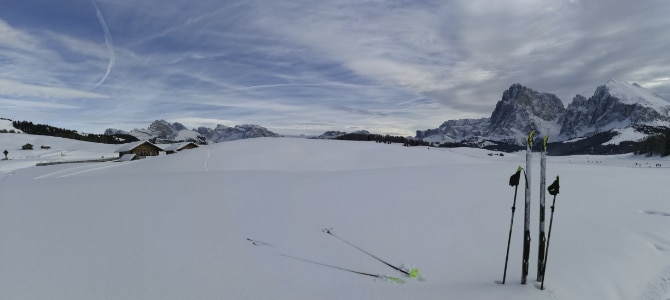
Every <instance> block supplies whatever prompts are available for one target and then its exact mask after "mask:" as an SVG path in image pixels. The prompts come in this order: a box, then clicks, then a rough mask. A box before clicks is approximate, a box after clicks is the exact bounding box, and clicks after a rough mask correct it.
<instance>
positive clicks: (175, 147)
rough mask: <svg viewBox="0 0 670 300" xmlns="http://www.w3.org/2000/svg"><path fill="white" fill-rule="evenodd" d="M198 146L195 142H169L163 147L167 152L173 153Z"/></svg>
mask: <svg viewBox="0 0 670 300" xmlns="http://www.w3.org/2000/svg"><path fill="white" fill-rule="evenodd" d="M194 148H198V145H197V144H196V143H193V142H186V143H175V144H169V145H165V146H164V147H163V149H164V150H165V152H166V153H167V154H173V153H177V152H179V151H182V150H188V149H194Z"/></svg>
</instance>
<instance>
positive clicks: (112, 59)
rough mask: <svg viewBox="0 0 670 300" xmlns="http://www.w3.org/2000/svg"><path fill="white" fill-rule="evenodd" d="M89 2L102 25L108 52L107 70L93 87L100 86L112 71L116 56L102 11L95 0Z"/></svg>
mask: <svg viewBox="0 0 670 300" xmlns="http://www.w3.org/2000/svg"><path fill="white" fill-rule="evenodd" d="M91 3H93V6H94V7H95V15H96V16H97V17H98V20H99V21H100V25H101V26H102V30H103V31H104V33H105V45H107V51H108V52H109V63H108V64H107V70H106V71H105V75H104V76H102V78H101V79H100V81H98V82H97V83H96V84H95V85H94V86H93V88H96V87H98V86H100V85H101V84H102V83H103V82H105V79H107V76H109V73H110V72H111V71H112V67H114V62H115V61H116V56H115V54H114V44H113V41H112V34H111V33H109V28H108V27H107V23H105V18H104V17H103V16H102V12H100V8H98V5H97V4H96V3H95V1H91Z"/></svg>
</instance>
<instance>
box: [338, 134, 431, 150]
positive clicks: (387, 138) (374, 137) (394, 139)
mask: <svg viewBox="0 0 670 300" xmlns="http://www.w3.org/2000/svg"><path fill="white" fill-rule="evenodd" d="M335 139H336V140H347V141H375V142H377V143H384V144H392V143H396V144H397V143H402V144H403V146H408V147H411V146H431V144H430V143H429V142H426V141H423V140H419V139H408V138H406V137H402V136H393V135H388V134H387V135H381V134H372V133H347V134H343V135H340V136H338V137H336V138H335Z"/></svg>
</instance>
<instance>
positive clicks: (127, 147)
mask: <svg viewBox="0 0 670 300" xmlns="http://www.w3.org/2000/svg"><path fill="white" fill-rule="evenodd" d="M144 144H149V145H151V146H153V147H156V148H158V149H159V150H160V151H165V150H163V148H161V147H158V146H156V145H154V144H152V143H151V142H149V141H138V142H132V143H128V144H123V145H122V146H121V147H119V148H118V149H116V150H114V153H119V152H126V151H130V150H133V149H135V148H137V147H139V146H141V145H144Z"/></svg>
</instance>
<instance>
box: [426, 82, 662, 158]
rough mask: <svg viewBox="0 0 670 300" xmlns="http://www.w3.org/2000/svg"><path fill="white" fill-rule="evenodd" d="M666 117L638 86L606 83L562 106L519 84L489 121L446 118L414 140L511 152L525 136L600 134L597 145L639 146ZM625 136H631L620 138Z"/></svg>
mask: <svg viewBox="0 0 670 300" xmlns="http://www.w3.org/2000/svg"><path fill="white" fill-rule="evenodd" d="M669 113H670V102H668V101H667V100H666V99H663V98H662V97H660V96H659V95H657V94H655V93H653V92H651V91H649V90H646V89H644V88H643V87H641V86H640V85H638V84H628V83H623V82H619V81H616V80H609V81H607V83H605V84H604V85H601V86H599V87H597V88H596V91H595V92H594V94H593V96H591V97H589V98H588V99H587V98H586V97H584V96H581V95H577V96H575V97H574V99H573V101H572V103H570V104H569V105H568V107H567V108H565V107H564V106H563V102H562V101H561V100H560V99H559V98H558V97H556V96H555V95H553V94H550V93H541V92H537V91H535V90H532V89H530V88H528V87H525V86H523V85H521V84H518V83H517V84H513V85H511V86H510V87H509V89H507V90H506V91H504V92H503V95H502V98H501V100H500V101H498V103H497V104H496V107H495V109H494V111H493V113H492V114H491V117H489V118H481V119H462V120H449V121H446V122H444V123H442V125H440V127H438V128H435V129H428V130H418V131H417V132H416V138H420V139H423V140H426V141H429V142H439V143H447V144H459V145H468V146H475V147H490V146H494V148H495V145H502V146H503V147H507V146H510V147H512V148H514V146H516V147H520V146H524V145H525V140H526V136H527V135H528V133H529V132H530V131H531V130H535V131H536V133H537V136H544V135H550V136H551V141H553V142H568V141H569V140H572V139H576V138H589V137H592V136H595V135H598V134H601V133H608V134H607V136H609V138H608V139H605V141H604V142H602V141H601V140H602V139H603V136H604V135H599V138H598V139H597V140H598V141H601V143H600V144H603V143H607V141H609V140H611V139H613V138H614V137H616V136H619V138H618V139H617V141H618V143H621V142H628V141H629V142H637V141H639V140H640V139H641V137H645V136H647V135H649V134H655V133H658V132H660V131H663V130H664V129H665V128H670V114H669ZM623 132H627V133H629V136H630V137H631V138H630V139H626V137H622V136H621V134H622V133H623ZM630 133H638V134H630ZM594 141H595V140H594ZM582 143H584V142H582ZM586 145H588V143H586ZM590 146H594V145H590Z"/></svg>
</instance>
